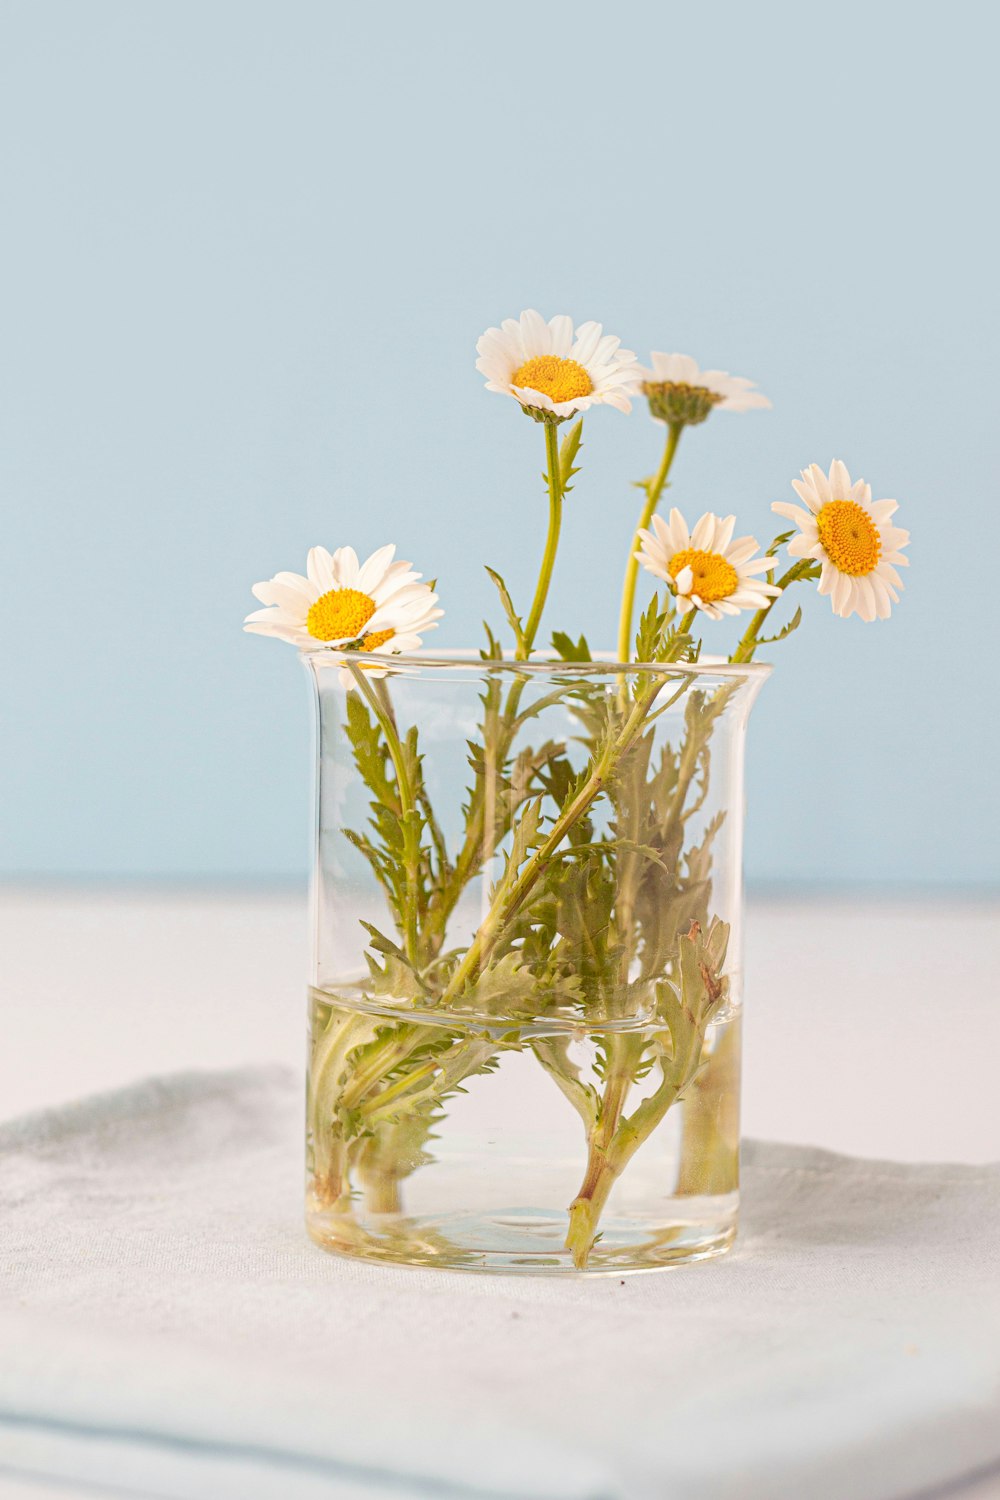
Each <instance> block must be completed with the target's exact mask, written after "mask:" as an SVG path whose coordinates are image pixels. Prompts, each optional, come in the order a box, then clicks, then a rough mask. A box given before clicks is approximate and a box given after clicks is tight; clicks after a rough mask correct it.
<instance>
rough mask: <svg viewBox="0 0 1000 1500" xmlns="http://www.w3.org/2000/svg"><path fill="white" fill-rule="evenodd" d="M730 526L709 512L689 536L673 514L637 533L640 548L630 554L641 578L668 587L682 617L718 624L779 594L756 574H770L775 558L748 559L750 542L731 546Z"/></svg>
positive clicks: (738, 540) (729, 520)
mask: <svg viewBox="0 0 1000 1500" xmlns="http://www.w3.org/2000/svg"><path fill="white" fill-rule="evenodd" d="M735 525H736V517H735V516H726V517H725V518H722V517H720V516H717V515H714V514H713V512H712V511H710V510H709V511H706V512H705V514H704V515H703V516H702V518H701V520H700V521H699V522H698V524H697V525H696V526H695V528H694V530H693V531H692V532H689V531H688V529H687V523H686V521H685V520H684V517H683V516H682V515H681V513H680V511H679V510H676V509H675V510H672V511H671V512H670V520H669V521H664V519H663V517H662V516H654V517H653V529H652V531H640V532H639V538H640V540H641V542H642V547H641V549H640V550H639V551H638V552H637V553H636V554H635V555H636V557H637V558H638V559H639V561H640V562H641V563H642V565H643V567H644V568H645V569H646V571H647V573H652V574H654V575H655V577H657V578H662V579H663V580H664V582H666V583H669V584H671V585H672V587H673V588H674V591H675V592H676V594H677V606H678V608H679V609H680V610H681V611H682V612H683V613H687V611H688V610H690V609H701V610H704V612H705V614H706V615H708V616H709V618H710V619H713V620H719V619H721V618H722V616H723V615H738V614H739V612H740V610H741V609H766V607H767V605H768V604H769V603H770V601H771V600H772V599H776V598H777V597H778V595H779V594H780V592H781V590H780V589H779V588H776V587H775V585H774V584H773V583H768V582H767V580H766V579H764V578H758V577H757V576H756V575H757V574H758V573H770V571H771V569H772V568H773V567H774V565H775V559H774V558H773V557H755V556H754V553H755V552H756V551H757V547H758V543H757V540H756V538H755V537H752V536H741V537H737V538H736V540H735V541H733V527H734V526H735Z"/></svg>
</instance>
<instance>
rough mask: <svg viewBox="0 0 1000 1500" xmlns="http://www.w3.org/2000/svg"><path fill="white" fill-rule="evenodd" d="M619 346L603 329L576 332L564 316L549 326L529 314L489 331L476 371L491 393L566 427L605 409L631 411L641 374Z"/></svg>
mask: <svg viewBox="0 0 1000 1500" xmlns="http://www.w3.org/2000/svg"><path fill="white" fill-rule="evenodd" d="M620 345H621V340H620V339H616V338H614V337H613V336H612V335H611V334H606V333H604V331H603V329H602V327H601V325H600V323H581V324H580V327H579V328H577V329H574V327H573V320H572V318H568V317H566V316H565V315H563V316H560V317H557V318H550V319H549V321H548V322H547V323H546V321H545V319H544V318H543V317H542V315H541V313H537V312H533V311H530V310H529V311H528V312H523V313H522V314H521V316H520V318H506V319H505V320H504V322H503V323H501V325H500V327H499V328H487V330H486V332H485V333H484V334H483V336H482V338H481V339H480V340H479V342H478V343H477V345H476V353H477V354H478V355H479V358H478V359H477V360H476V369H477V370H478V371H479V372H480V374H482V375H485V376H486V389H487V390H488V391H499V392H500V393H501V395H505V396H513V397H514V399H515V401H519V402H520V403H521V406H522V408H523V409H524V411H526V412H527V413H528V415H529V416H532V417H534V418H535V420H536V421H538V422H564V421H565V420H566V418H567V417H571V416H573V415H574V413H576V412H583V411H587V410H589V408H590V407H591V406H597V405H601V404H603V405H605V406H614V407H617V409H618V410H619V411H631V409H632V403H631V401H630V400H629V397H630V396H634V395H635V393H636V391H637V390H638V388H639V382H640V380H641V379H642V371H641V368H640V366H639V365H638V364H637V362H636V357H635V355H634V354H633V353H632V351H631V350H630V349H622V348H621V347H620Z"/></svg>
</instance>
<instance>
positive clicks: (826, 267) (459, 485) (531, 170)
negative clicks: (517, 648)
mask: <svg viewBox="0 0 1000 1500" xmlns="http://www.w3.org/2000/svg"><path fill="white" fill-rule="evenodd" d="M977 10H978V7H976V8H973V7H972V6H966V5H961V4H958V5H956V4H952V5H950V6H949V7H948V8H947V11H946V12H942V13H940V14H938V15H936V16H934V15H932V13H931V12H930V10H929V9H928V8H924V7H919V6H914V5H891V4H872V3H868V4H865V5H849V4H848V5H843V4H842V5H838V6H834V7H828V6H811V5H803V4H800V3H796V4H794V5H787V6H786V5H774V4H770V5H768V4H757V5H752V6H750V5H739V6H731V5H725V4H713V5H701V6H696V5H690V4H686V5H668V4H655V5H642V4H632V5H589V4H576V5H567V4H561V5H560V4H537V3H536V4H530V5H528V4H499V3H494V4H490V5H486V4H469V3H467V0H466V3H462V4H456V5H450V4H435V3H426V4H420V5H401V4H396V5H346V4H345V5H339V4H332V3H304V0H297V3H296V0H292V3H289V0H280V3H279V0H271V3H267V4H261V3H250V0H233V3H220V0H202V3H194V0H171V3H159V0H153V3H150V0H143V3H136V0H125V3H109V0H70V3H53V0H25V3H22V4H10V3H8V4H6V5H5V6H3V9H2V29H3V40H2V46H0V120H2V132H0V133H2V137H3V140H4V142H5V149H6V153H7V154H6V160H5V163H4V168H3V185H2V203H3V212H4V230H3V235H2V243H0V255H2V258H3V263H4V264H3V274H2V289H3V293H2V294H3V301H4V304H5V308H4V312H3V318H2V329H0V347H2V351H3V359H2V364H3V375H2V380H3V389H2V391H0V474H2V495H3V524H2V532H0V535H2V547H3V556H4V565H3V588H2V590H0V609H2V610H3V615H4V622H3V628H2V635H0V653H2V671H3V682H4V686H3V705H4V708H3V721H4V722H3V760H4V764H3V776H4V787H5V791H4V795H3V809H2V817H3V831H2V865H3V868H4V869H5V870H6V871H10V872H29V873H38V874H48V873H52V872H55V873H59V874H70V875H79V874H85V873H88V872H94V873H98V874H101V875H109V874H110V875H117V874H130V873H138V874H152V875H169V876H186V875H197V876H207V877H212V876H223V877H232V876H253V877H271V876H287V875H295V874H298V873H300V872H301V871H302V870H303V868H304V863H305V857H306V830H305V824H306V802H307V781H308V778H307V769H308V768H307V755H308V719H307V702H306V692H305V684H304V680H303V674H302V673H301V670H300V668H299V667H298V665H297V663H296V661H295V657H294V653H293V652H292V651H291V649H290V648H289V649H283V648H282V647H281V646H280V645H278V644H277V643H274V642H269V641H261V640H258V639H253V638H251V637H249V636H245V635H243V634H242V633H241V631H240V621H241V618H242V616H243V614H244V613H245V611H246V610H247V609H248V608H250V607H252V605H253V601H252V600H251V598H250V595H249V585H250V583H251V582H252V581H254V580H255V579H257V578H261V577H265V576H267V575H269V574H270V573H271V572H273V571H274V570H276V569H277V568H279V567H289V568H298V567H299V566H300V564H301V561H302V559H303V557H304V553H305V549H306V547H307V546H308V545H309V544H310V543H312V542H314V541H319V540H322V541H324V542H326V543H327V544H329V545H335V544H336V543H338V542H341V541H347V540H350V541H352V542H353V543H354V544H355V545H356V546H357V547H358V548H359V549H371V548H373V547H374V546H376V545H378V544H380V543H381V542H383V541H384V540H386V539H390V538H391V539H395V540H397V541H398V543H399V545H400V548H401V552H402V555H404V556H408V557H412V558H413V559H415V560H416V561H417V563H418V565H419V566H421V567H422V568H423V569H424V570H425V572H426V573H427V574H428V575H437V576H438V578H439V579H440V588H441V593H442V598H443V602H444V604H445V605H446V606H447V611H448V614H447V619H446V620H445V622H443V625H442V628H441V630H440V631H439V632H438V637H437V639H438V641H439V643H440V644H441V645H465V644H468V643H472V642H475V641H477V640H478V622H479V620H480V619H481V617H482V615H483V613H484V611H486V610H492V611H493V613H494V615H495V613H496V611H495V609H494V607H493V604H492V601H491V597H490V588H489V585H488V583H487V582H486V580H485V577H484V576H483V575H482V574H481V572H480V563H481V562H483V561H489V562H490V563H491V564H492V565H493V566H495V567H497V568H499V569H501V570H502V571H503V572H505V573H506V574H507V576H508V579H509V580H510V582H511V584H512V586H513V587H514V588H515V590H516V591H517V593H518V595H519V596H520V597H522V598H523V597H524V595H525V593H526V592H527V590H528V589H529V587H530V585H531V581H532V577H533V569H534V567H535V564H536V558H537V553H538V548H539V545H540V540H541V535H542V530H543V527H544V501H543V498H542V493H541V486H540V483H539V480H538V472H539V469H540V464H541V452H540V447H541V433H540V430H539V429H538V428H536V427H535V426H534V425H533V424H532V423H530V422H528V421H526V420H525V419H524V418H523V417H522V416H521V415H520V413H519V412H518V411H517V408H516V407H515V406H514V404H513V403H512V402H509V401H506V400H504V399H501V398H500V397H497V396H492V395H488V394H487V393H486V392H485V391H484V390H483V387H482V381H481V379H480V377H479V376H478V375H477V374H476V373H475V371H474V369H473V359H474V357H475V356H474V347H473V346H474V344H475V340H476V337H477V335H478V334H479V332H480V331H481V330H482V329H483V328H484V327H485V326H486V325H487V324H489V323H494V322H497V321H498V320H499V319H501V318H502V317H504V316H509V315H516V313H517V312H518V311H519V310H520V309H521V308H522V307H524V306H538V307H539V308H541V309H542V310H544V311H545V313H546V314H547V315H551V313H553V312H557V311H559V312H561V311H567V312H569V313H571V314H572V315H573V316H574V317H575V318H577V319H579V320H582V319H585V318H596V319H598V320H602V321H603V322H604V323H605V324H606V326H607V327H608V328H609V329H610V330H613V331H615V332H618V333H620V334H621V335H622V336H623V338H624V340H625V342H626V343H627V344H629V345H630V346H631V347H633V348H636V349H637V350H639V351H640V352H641V353H642V354H643V355H645V354H646V353H647V352H648V350H649V348H650V347H651V346H655V347H658V348H665V349H672V348H676V349H680V350H682V351H687V352H691V353H693V354H695V355H696V357H698V358H699V359H700V360H701V361H702V362H703V363H704V364H708V365H721V366H722V367H723V368H728V369H730V370H732V371H734V372H737V373H740V374H746V375H750V376H751V377H753V378H755V379H756V380H758V381H759V383H760V385H761V386H762V388H763V389H764V390H765V391H766V392H767V393H768V394H769V395H770V396H771V397H772V399H773V401H774V408H775V409H774V411H773V412H772V413H765V414H757V413H753V414H749V415H746V416H742V417H739V416H729V415H727V414H722V413H720V414H717V415H716V416H715V417H714V418H713V419H712V420H711V421H710V422H709V423H708V424H707V425H706V426H705V427H703V428H700V429H698V430H696V431H694V432H692V433H689V434H688V435H687V437H686V438H685V441H684V443H683V444H682V447H681V452H680V455H679V458H678V463H677V467H676V485H675V488H674V498H675V500H676V501H677V503H680V504H682V505H683V506H685V507H687V508H689V509H690V510H693V511H697V510H698V509H699V507H701V506H713V507H715V508H716V509H719V510H723V511H724V510H727V509H729V508H730V507H731V508H733V509H735V510H737V512H738V514H739V516H740V519H741V521H742V522H744V523H745V525H746V528H747V529H752V530H754V531H756V532H757V533H758V535H761V536H763V535H764V534H765V533H767V534H769V533H770V527H771V524H772V518H771V517H770V514H769V511H768V504H769V502H770V500H772V499H773V498H776V497H782V496H783V497H785V498H789V497H790V495H791V491H790V490H789V480H790V478H791V477H792V476H793V475H794V474H795V473H796V471H797V469H798V468H799V467H800V466H801V465H803V464H806V463H808V462H809V461H811V460H813V459H817V460H819V461H821V462H823V463H824V464H826V463H828V462H829V460H830V459H831V458H832V457H834V456H840V457H842V458H844V459H845V461H846V462H847V463H848V465H849V467H850V468H851V469H852V471H857V472H859V473H861V474H863V475H864V476H865V477H866V478H868V479H870V480H871V482H872V483H873V485H874V487H875V489H876V492H877V493H878V494H880V495H886V494H888V495H895V496H897V497H898V498H899V499H900V501H901V502H902V510H901V514H900V518H899V519H900V523H901V524H903V525H906V526H908V527H909V528H910V529H911V530H912V533H913V546H912V560H913V566H912V568H911V569H910V575H909V580H908V588H907V592H906V594H905V596H904V602H903V604H902V606H901V607H900V609H899V610H898V613H897V615H896V616H895V617H894V619H893V620H892V622H891V623H890V624H889V625H883V626H864V625H862V624H861V622H860V621H858V620H857V619H853V620H851V621H848V622H843V621H839V620H835V619H834V618H833V617H832V615H831V614H830V611H829V606H828V604H827V603H826V602H825V601H821V600H819V599H812V600H811V601H809V602H810V603H811V605H812V607H811V608H810V609H809V611H808V614H809V618H808V621H807V628H806V629H803V630H802V631H801V632H800V634H799V635H798V636H797V637H795V638H794V639H793V640H791V641H790V642H788V643H787V644H786V645H785V646H784V647H783V648H782V649H781V653H780V670H779V671H778V672H777V673H776V675H775V677H774V679H773V681H772V682H771V683H770V684H769V686H768V687H767V688H766V690H765V693H764V695H763V696H762V698H761V700H760V703H759V705H758V707H757V709H756V710H755V722H754V724H753V726H752V734H751V738H752V756H751V765H750V772H749V776H750V799H751V808H750V832H749V849H748V873H749V875H750V876H751V877H757V878H764V879H773V880H784V881H800V880H804V881H820V880H822V881H826V880H838V881H854V880H869V881H893V882H897V881H911V880H912V881H920V882H976V881H988V880H993V879H995V878H996V877H997V875H998V873H1000V872H998V855H997V846H998V839H997V826H998V818H997V812H998V808H997V790H996V783H997V773H996V766H997V760H998V757H997V755H996V748H995V741H996V738H997V732H996V731H997V717H996V707H995V704H996V688H997V671H996V645H995V642H996V640H997V636H998V629H1000V614H998V612H997V607H996V603H995V598H994V596H995V592H996V588H997V582H998V578H1000V563H998V555H1000V536H998V521H997V500H998V495H997V472H998V461H997V452H998V441H997V432H996V429H997V412H998V396H1000V387H998V378H997V369H998V366H1000V358H998V353H997V348H996V344H997V321H998V320H997V279H998V278H997V270H996V247H997V236H996V229H997V215H996V207H995V204H996V196H997V195H996V176H995V140H996V124H997V122H996V119H995V117H994V112H993V106H992V105H991V102H990V101H991V99H992V98H993V97H995V93H996V90H995V77H994V65H995V58H996V55H997V37H996V36H995V35H993V36H992V37H990V36H987V35H986V25H987V23H986V21H985V20H980V21H978V22H977V21H975V20H974V17H975V15H976V13H977ZM981 14H985V12H981ZM658 431H659V430H658V429H654V428H653V426H652V425H651V424H650V422H649V420H648V418H647V416H646V415H645V413H644V412H642V411H638V410H637V411H636V412H635V413H634V414H633V415H632V416H631V417H629V418H625V417H621V416H619V415H618V414H616V413H614V412H611V411H605V412H598V413H597V414H596V415H595V416H594V417H593V419H592V420H591V421H590V422H589V423H588V431H587V445H586V449H585V458H586V461H587V467H586V469H585V471H584V473H583V474H582V475H581V476H580V481H579V483H578V487H577V489H576V491H575V492H574V495H573V497H572V501H571V504H570V507H569V514H568V518H567V525H566V533H565V545H564V548H563V551H562V556H561V562H560V570H559V573H558V577H557V580H556V584H555V587H554V590H553V608H552V611H551V616H550V622H555V623H559V624H563V625H565V626H566V627H567V628H571V629H574V630H578V629H580V628H584V627H586V628H587V629H588V630H589V632H590V634H591V637H592V639H593V640H595V641H596V642H598V643H603V644H610V643H611V641H612V638H613V631H614V619H615V599H616V594H617V591H618V587H619V577H620V570H621V565H622V559H623V557H624V551H625V547H626V543H627V538H628V533H629V528H630V524H631V522H632V519H633V514H634V510H635V502H636V492H635V491H634V490H630V489H629V488H628V480H630V479H632V478H635V477H638V476H640V475H642V474H644V473H646V472H648V471H649V469H650V467H651V465H652V464H653V463H654V461H655V458H656V455H657V445H658V441H659V439H658Z"/></svg>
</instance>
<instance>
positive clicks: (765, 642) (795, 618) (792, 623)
mask: <svg viewBox="0 0 1000 1500" xmlns="http://www.w3.org/2000/svg"><path fill="white" fill-rule="evenodd" d="M801 624H802V606H801V605H799V607H798V608H797V609H796V611H795V613H794V615H792V618H791V619H790V620H789V622H788V624H787V625H784V626H783V627H782V628H781V630H779V631H778V633H777V635H762V636H760V637H758V640H757V645H758V646H773V645H774V643H775V641H783V640H784V639H785V637H786V636H788V635H791V633H792V631H793V630H798V628H799V626H800V625H801Z"/></svg>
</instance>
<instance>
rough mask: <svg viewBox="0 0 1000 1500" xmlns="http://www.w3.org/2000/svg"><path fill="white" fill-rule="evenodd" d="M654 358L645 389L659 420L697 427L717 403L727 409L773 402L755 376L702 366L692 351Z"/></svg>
mask: <svg viewBox="0 0 1000 1500" xmlns="http://www.w3.org/2000/svg"><path fill="white" fill-rule="evenodd" d="M652 360H653V367H652V369H651V370H645V369H644V370H643V371H642V392H643V395H644V396H645V397H646V399H647V401H648V402H649V410H650V412H651V413H652V415H653V416H654V417H655V418H656V420H657V421H658V422H678V423H680V424H681V425H683V426H687V427H693V426H694V425H695V424H696V423H698V422H704V420H705V418H706V417H707V416H708V414H709V412H711V411H713V410H714V409H715V407H717V406H719V407H722V408H723V409H724V410H727V411H751V410H752V409H753V408H755V407H761V408H763V407H770V405H771V403H770V401H769V400H768V399H767V397H766V396H765V395H763V394H762V393H761V392H760V391H758V390H756V389H755V387H754V383H753V381H752V380H746V379H745V378H744V377H743V376H742V375H730V374H728V373H727V372H726V371H725V370H699V368H698V364H697V361H696V360H693V359H692V358H691V356H690V354H657V353H656V352H654V353H653V355H652Z"/></svg>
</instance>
